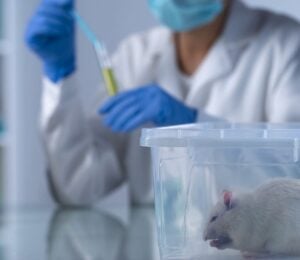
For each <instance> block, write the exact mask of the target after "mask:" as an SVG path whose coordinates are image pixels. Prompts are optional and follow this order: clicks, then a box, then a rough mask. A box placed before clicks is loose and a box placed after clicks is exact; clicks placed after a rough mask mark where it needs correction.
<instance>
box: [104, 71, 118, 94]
mask: <svg viewBox="0 0 300 260" xmlns="http://www.w3.org/2000/svg"><path fill="white" fill-rule="evenodd" d="M102 75H103V78H104V81H105V85H106V89H107V92H108V94H109V95H110V96H114V95H116V94H117V93H118V85H117V81H116V79H115V76H114V73H113V70H112V68H103V69H102Z"/></svg>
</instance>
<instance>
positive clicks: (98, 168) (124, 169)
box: [41, 0, 300, 205]
mask: <svg viewBox="0 0 300 260" xmlns="http://www.w3.org/2000/svg"><path fill="white" fill-rule="evenodd" d="M114 64H115V73H116V75H117V77H118V81H119V82H120V84H121V85H122V88H123V90H126V89H130V88H133V87H137V86H141V85H143V84H147V83H151V82H154V81H155V82H157V83H158V84H159V85H160V86H162V87H163V88H164V89H165V90H166V91H167V92H169V93H170V94H171V95H173V96H175V97H177V98H178V99H180V100H182V101H184V102H185V103H186V104H187V105H189V106H192V107H196V108H198V109H199V118H198V119H199V121H206V120H209V119H211V118H212V117H217V118H223V119H227V120H231V121H234V122H257V121H268V122H283V121H299V120H300V26H299V24H298V23H297V22H295V21H293V20H291V19H289V18H286V17H282V16H278V15H275V14H272V13H269V12H265V11H260V10H252V9H249V8H248V7H246V6H245V5H244V4H242V3H241V2H239V1H237V0H235V1H234V4H233V6H232V8H231V13H230V15H229V19H228V21H227V23H226V26H225V28H224V32H223V34H222V36H221V37H220V38H219V40H218V41H217V42H216V43H215V45H214V46H213V47H212V49H211V50H210V52H209V53H208V55H207V57H206V59H205V60H204V62H203V63H202V64H201V66H200V67H199V68H198V70H197V71H196V73H195V74H194V76H193V79H192V80H191V82H192V85H191V86H190V88H189V90H188V92H187V95H184V94H183V93H184V91H183V87H182V84H181V82H182V81H181V80H180V77H179V74H178V69H177V66H176V58H175V52H174V45H173V42H172V34H171V32H170V31H169V30H168V29H166V28H155V29H153V30H151V31H149V32H145V33H143V34H136V35H133V36H131V37H129V38H128V39H126V40H125V41H124V42H123V43H122V44H121V45H120V47H119V48H118V50H117V52H116V53H115V56H114ZM75 78H76V77H75V76H72V77H70V78H68V79H66V80H64V81H62V82H60V83H59V84H57V85H55V84H53V83H51V82H50V81H48V80H47V79H45V80H44V86H43V89H44V90H43V98H42V114H41V119H42V132H43V137H44V142H45V147H46V151H47V155H48V160H49V179H50V182H51V184H52V188H53V191H54V194H55V196H56V198H57V199H58V201H59V202H61V203H64V204H75V205H85V204H92V203H94V202H96V201H97V200H99V199H100V198H102V197H103V196H104V195H105V194H107V193H108V192H110V191H112V190H113V189H114V188H116V187H118V186H119V185H120V184H121V183H123V182H124V181H128V183H129V187H130V193H131V200H132V202H134V203H138V204H143V203H151V202H152V200H153V194H152V187H151V184H152V179H151V162H150V152H149V151H148V150H147V149H146V148H141V147H139V134H140V131H135V132H134V133H132V134H114V133H112V132H110V131H109V129H106V128H105V127H103V126H102V124H101V118H100V117H99V115H97V109H98V108H99V107H100V105H101V100H103V97H101V96H98V97H97V99H98V102H96V103H94V104H95V105H94V106H93V108H92V110H91V112H90V113H89V116H86V115H85V113H84V112H83V109H82V106H81V103H80V101H79V98H78V94H77V87H78V88H80V87H83V86H77V82H76V79H75Z"/></svg>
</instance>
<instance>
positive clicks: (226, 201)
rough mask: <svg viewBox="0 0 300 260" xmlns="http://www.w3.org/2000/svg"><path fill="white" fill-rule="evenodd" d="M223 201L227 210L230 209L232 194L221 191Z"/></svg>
mask: <svg viewBox="0 0 300 260" xmlns="http://www.w3.org/2000/svg"><path fill="white" fill-rule="evenodd" d="M223 200H224V205H225V206H226V208H227V209H231V208H232V205H233V203H232V200H233V199H232V192H231V191H228V190H224V191H223Z"/></svg>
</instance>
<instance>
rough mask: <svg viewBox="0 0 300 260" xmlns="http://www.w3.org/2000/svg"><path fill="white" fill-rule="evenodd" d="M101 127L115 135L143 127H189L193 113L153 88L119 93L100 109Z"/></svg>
mask: <svg viewBox="0 0 300 260" xmlns="http://www.w3.org/2000/svg"><path fill="white" fill-rule="evenodd" d="M100 113H101V114H103V115H104V116H105V117H104V124H105V125H106V126H108V127H110V128H111V129H112V130H113V131H115V132H129V131H132V130H134V129H136V128H139V127H141V126H142V125H143V124H145V123H149V122H151V123H154V125H155V126H167V125H176V124H186V123H193V122H195V121H196V118H197V110H196V109H193V108H190V107H187V106H186V105H184V104H183V103H181V102H180V101H179V100H177V99H175V98H174V97H172V96H170V95H169V94H168V93H166V92H165V91H164V90H162V89H161V88H160V87H159V86H157V85H148V86H145V87H141V88H138V89H135V90H131V91H127V92H124V93H121V94H119V95H117V96H115V97H112V98H111V99H110V100H108V101H107V102H106V103H105V104H104V105H103V106H102V108H101V109H100Z"/></svg>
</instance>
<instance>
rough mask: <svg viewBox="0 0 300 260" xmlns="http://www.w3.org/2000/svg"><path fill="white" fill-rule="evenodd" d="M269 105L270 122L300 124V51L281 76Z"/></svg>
mask: <svg viewBox="0 0 300 260" xmlns="http://www.w3.org/2000/svg"><path fill="white" fill-rule="evenodd" d="M299 50H300V48H299ZM268 104H269V106H268V107H267V119H268V121H269V122H273V123H281V122H300V51H297V52H296V53H295V54H294V55H293V57H292V58H291V60H290V61H289V62H288V63H287V65H286V66H285V67H284V69H283V70H282V72H281V73H280V74H279V78H278V80H277V82H276V84H275V87H274V88H273V89H272V91H271V95H270V100H269V102H268Z"/></svg>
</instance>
